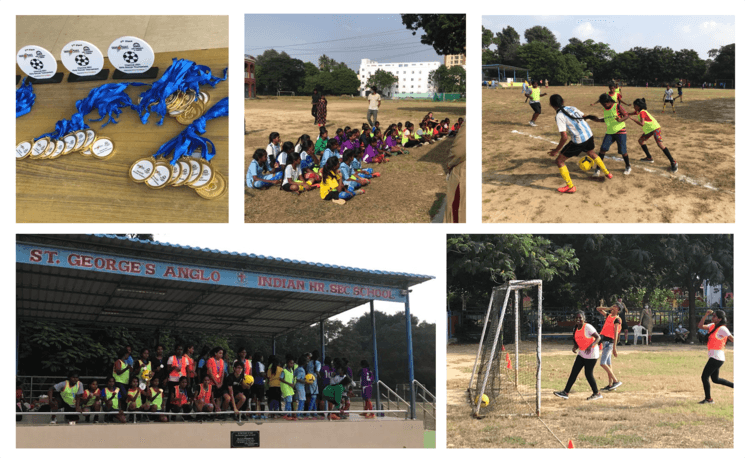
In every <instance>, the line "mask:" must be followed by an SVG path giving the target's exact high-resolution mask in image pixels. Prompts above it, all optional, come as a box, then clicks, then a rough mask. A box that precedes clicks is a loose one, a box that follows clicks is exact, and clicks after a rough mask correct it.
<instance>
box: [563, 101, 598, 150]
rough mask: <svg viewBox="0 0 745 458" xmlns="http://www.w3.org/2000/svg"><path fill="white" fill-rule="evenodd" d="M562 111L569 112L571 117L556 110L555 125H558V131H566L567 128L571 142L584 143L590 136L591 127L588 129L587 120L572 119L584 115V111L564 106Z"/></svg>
mask: <svg viewBox="0 0 745 458" xmlns="http://www.w3.org/2000/svg"><path fill="white" fill-rule="evenodd" d="M564 111H566V112H567V113H569V115H570V116H571V117H569V116H567V115H565V114H564V113H562V112H561V110H559V111H557V112H556V125H557V126H558V127H559V132H566V131H567V130H568V131H569V136H570V137H571V140H572V142H573V143H576V144H580V143H584V142H586V141H587V140H589V139H590V138H592V129H590V126H589V125H588V124H587V121H585V120H583V119H573V118H581V117H582V116H584V113H582V112H581V111H579V110H578V109H577V108H575V107H564Z"/></svg>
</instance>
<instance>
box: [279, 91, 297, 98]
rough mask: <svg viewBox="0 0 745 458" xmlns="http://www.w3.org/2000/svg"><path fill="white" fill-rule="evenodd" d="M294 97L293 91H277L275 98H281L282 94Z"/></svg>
mask: <svg viewBox="0 0 745 458" xmlns="http://www.w3.org/2000/svg"><path fill="white" fill-rule="evenodd" d="M283 93H284V95H289V96H292V97H295V91H277V97H282V94H283Z"/></svg>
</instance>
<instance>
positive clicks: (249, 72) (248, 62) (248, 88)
mask: <svg viewBox="0 0 745 458" xmlns="http://www.w3.org/2000/svg"><path fill="white" fill-rule="evenodd" d="M255 66H256V58H255V57H254V56H250V55H248V54H244V63H243V72H244V75H243V77H244V81H245V95H244V97H245V98H247V99H255V98H256V76H255V73H254V68H255Z"/></svg>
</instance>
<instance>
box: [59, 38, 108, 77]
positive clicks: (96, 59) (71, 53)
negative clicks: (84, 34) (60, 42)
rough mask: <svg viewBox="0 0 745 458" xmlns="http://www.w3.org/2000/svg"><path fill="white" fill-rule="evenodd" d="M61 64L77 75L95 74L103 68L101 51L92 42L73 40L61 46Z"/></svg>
mask: <svg viewBox="0 0 745 458" xmlns="http://www.w3.org/2000/svg"><path fill="white" fill-rule="evenodd" d="M60 60H61V61H62V65H64V66H65V68H67V69H68V70H69V71H70V73H73V74H75V75H78V76H91V75H97V74H98V73H99V72H100V71H101V69H103V53H102V52H101V50H99V49H98V48H97V47H96V46H95V45H94V44H92V43H88V42H87V41H82V40H75V41H71V42H69V43H67V44H66V45H65V46H63V47H62V54H61V59H60Z"/></svg>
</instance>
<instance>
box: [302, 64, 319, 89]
mask: <svg viewBox="0 0 745 458" xmlns="http://www.w3.org/2000/svg"><path fill="white" fill-rule="evenodd" d="M303 66H304V67H305V77H304V79H303V84H302V86H301V91H302V93H303V94H312V93H313V89H315V87H314V86H313V85H312V84H309V81H310V80H311V79H312V78H313V77H315V76H316V75H318V73H320V70H318V67H316V66H315V65H314V64H313V62H303Z"/></svg>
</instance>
